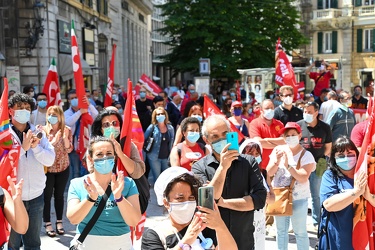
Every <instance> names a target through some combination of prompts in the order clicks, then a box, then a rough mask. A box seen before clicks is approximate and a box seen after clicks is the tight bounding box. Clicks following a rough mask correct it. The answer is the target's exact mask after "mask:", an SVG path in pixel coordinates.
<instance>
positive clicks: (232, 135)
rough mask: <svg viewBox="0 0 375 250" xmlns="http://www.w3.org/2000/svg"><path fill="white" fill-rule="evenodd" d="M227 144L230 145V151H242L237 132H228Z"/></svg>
mask: <svg viewBox="0 0 375 250" xmlns="http://www.w3.org/2000/svg"><path fill="white" fill-rule="evenodd" d="M227 142H228V143H230V146H229V148H228V150H237V151H239V150H240V146H239V145H238V134H237V132H228V133H227Z"/></svg>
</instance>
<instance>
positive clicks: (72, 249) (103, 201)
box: [69, 185, 112, 250]
mask: <svg viewBox="0 0 375 250" xmlns="http://www.w3.org/2000/svg"><path fill="white" fill-rule="evenodd" d="M111 193H112V189H111V185H108V187H107V189H106V190H105V193H104V195H103V197H102V199H101V200H100V202H99V205H98V207H97V208H96V211H95V213H94V215H93V216H92V217H91V219H90V221H89V222H88V223H87V225H86V227H85V228H84V229H83V231H82V233H81V235H80V236H79V237H78V239H77V242H76V244H74V245H73V246H71V247H70V248H69V250H78V249H79V248H78V247H79V245H82V243H83V241H84V240H85V239H86V237H87V235H88V234H89V232H90V231H91V229H92V228H93V226H94V225H95V222H96V221H97V220H98V218H99V216H100V214H101V213H102V211H103V210H104V207H105V204H106V203H107V200H108V197H109V196H110V195H111Z"/></svg>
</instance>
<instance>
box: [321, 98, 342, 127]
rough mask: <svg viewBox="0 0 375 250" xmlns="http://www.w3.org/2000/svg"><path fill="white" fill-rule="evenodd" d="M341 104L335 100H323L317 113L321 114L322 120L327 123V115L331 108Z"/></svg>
mask: <svg viewBox="0 0 375 250" xmlns="http://www.w3.org/2000/svg"><path fill="white" fill-rule="evenodd" d="M340 106H341V104H340V103H339V102H338V101H336V100H328V101H326V102H323V103H322V105H321V106H320V109H319V114H321V115H323V118H322V121H323V122H325V123H327V121H328V116H329V114H330V113H331V111H332V110H334V109H336V108H338V107H340Z"/></svg>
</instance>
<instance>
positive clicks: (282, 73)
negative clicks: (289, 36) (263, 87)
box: [275, 38, 298, 100]
mask: <svg viewBox="0 0 375 250" xmlns="http://www.w3.org/2000/svg"><path fill="white" fill-rule="evenodd" d="M275 62H276V65H275V81H276V83H277V84H278V85H279V86H284V85H289V86H291V87H293V93H294V100H296V99H297V94H298V84H297V81H296V76H295V75H294V70H293V67H292V65H291V64H290V62H289V59H288V57H287V55H286V54H285V52H284V50H283V49H282V47H281V44H280V38H279V40H278V42H277V45H276V58H275Z"/></svg>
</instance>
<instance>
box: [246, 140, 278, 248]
mask: <svg viewBox="0 0 375 250" xmlns="http://www.w3.org/2000/svg"><path fill="white" fill-rule="evenodd" d="M240 152H241V154H247V155H251V156H253V157H254V158H255V160H256V161H257V163H258V165H259V164H260V162H261V161H262V146H261V145H260V142H259V141H257V140H254V139H246V140H245V141H244V142H243V143H242V144H241V146H240ZM259 166H260V165H259ZM259 169H260V172H261V173H262V176H263V185H264V187H265V188H266V190H267V199H266V204H272V203H274V202H275V193H274V192H273V188H272V186H271V178H270V177H269V176H268V175H267V171H266V170H265V169H261V168H260V167H259ZM253 224H254V227H255V230H254V249H256V250H262V249H265V248H266V214H265V211H264V209H259V210H255V211H254V222H253Z"/></svg>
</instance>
